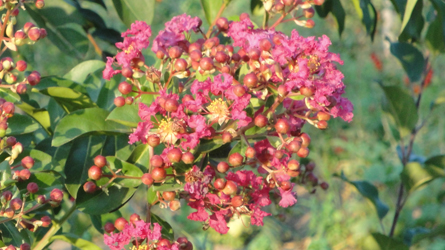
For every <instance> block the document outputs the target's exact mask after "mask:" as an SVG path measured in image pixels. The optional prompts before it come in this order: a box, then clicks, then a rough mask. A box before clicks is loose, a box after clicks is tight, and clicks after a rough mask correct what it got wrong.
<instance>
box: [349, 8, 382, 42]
mask: <svg viewBox="0 0 445 250" xmlns="http://www.w3.org/2000/svg"><path fill="white" fill-rule="evenodd" d="M353 4H354V7H355V10H356V12H357V14H358V15H359V18H360V19H361V20H362V23H363V24H364V25H365V27H366V32H367V33H368V35H370V36H371V40H374V34H375V31H376V26H377V11H376V9H375V7H374V5H373V4H372V3H371V1H370V0H353Z"/></svg>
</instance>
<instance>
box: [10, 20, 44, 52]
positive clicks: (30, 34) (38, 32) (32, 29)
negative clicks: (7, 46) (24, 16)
mask: <svg viewBox="0 0 445 250" xmlns="http://www.w3.org/2000/svg"><path fill="white" fill-rule="evenodd" d="M47 35H48V34H47V32H46V30H45V29H44V28H39V27H36V25H35V24H34V23H31V22H27V23H25V25H24V26H23V29H20V30H17V31H16V32H15V33H14V35H13V37H10V38H11V41H13V42H14V44H15V45H16V46H22V45H25V44H34V43H35V42H37V41H38V40H40V39H43V38H45V37H46V36H47Z"/></svg>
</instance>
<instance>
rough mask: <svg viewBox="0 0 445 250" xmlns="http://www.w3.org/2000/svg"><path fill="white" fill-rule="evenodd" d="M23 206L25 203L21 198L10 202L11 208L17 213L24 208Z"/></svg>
mask: <svg viewBox="0 0 445 250" xmlns="http://www.w3.org/2000/svg"><path fill="white" fill-rule="evenodd" d="M22 205H23V201H22V200H21V199H20V198H14V199H12V200H11V201H10V202H9V207H10V208H12V209H13V210H16V211H17V210H19V209H20V208H22Z"/></svg>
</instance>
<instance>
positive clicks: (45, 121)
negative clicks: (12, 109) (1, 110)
mask: <svg viewBox="0 0 445 250" xmlns="http://www.w3.org/2000/svg"><path fill="white" fill-rule="evenodd" d="M0 96H1V97H3V98H4V99H5V100H6V101H8V102H12V103H14V104H15V105H16V106H17V107H19V108H20V109H21V110H22V111H23V112H25V113H26V114H28V115H29V116H31V117H32V118H33V119H34V120H35V121H37V122H38V123H40V125H41V126H42V127H43V129H45V131H46V132H47V133H48V134H52V130H51V126H50V125H51V122H50V117H49V113H48V111H47V110H45V109H40V108H35V107H33V106H31V105H30V104H28V103H26V102H24V101H23V100H22V98H21V97H20V96H19V95H18V94H17V93H14V92H12V91H11V90H9V89H3V88H0Z"/></svg>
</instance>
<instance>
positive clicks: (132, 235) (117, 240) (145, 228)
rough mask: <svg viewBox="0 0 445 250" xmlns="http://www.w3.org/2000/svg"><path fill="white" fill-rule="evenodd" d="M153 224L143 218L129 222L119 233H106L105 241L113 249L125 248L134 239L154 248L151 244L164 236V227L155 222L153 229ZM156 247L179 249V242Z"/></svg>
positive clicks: (169, 249)
mask: <svg viewBox="0 0 445 250" xmlns="http://www.w3.org/2000/svg"><path fill="white" fill-rule="evenodd" d="M151 226H152V225H151V224H150V223H146V222H144V221H142V220H137V221H135V222H133V223H128V224H126V225H125V227H124V229H123V230H122V231H121V232H119V233H111V234H110V235H107V234H105V235H104V242H105V244H106V245H107V246H108V247H109V248H111V250H121V249H125V246H126V245H128V244H129V243H130V242H131V241H133V240H136V241H140V242H144V243H143V245H147V246H149V248H148V249H152V248H151V246H153V245H154V244H155V243H156V242H157V241H158V240H160V239H161V237H162V235H161V229H162V227H161V226H160V225H159V224H158V223H153V229H150V228H151ZM156 249H164V250H179V244H178V243H177V242H175V243H173V244H172V245H171V247H166V246H163V247H162V248H156Z"/></svg>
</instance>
